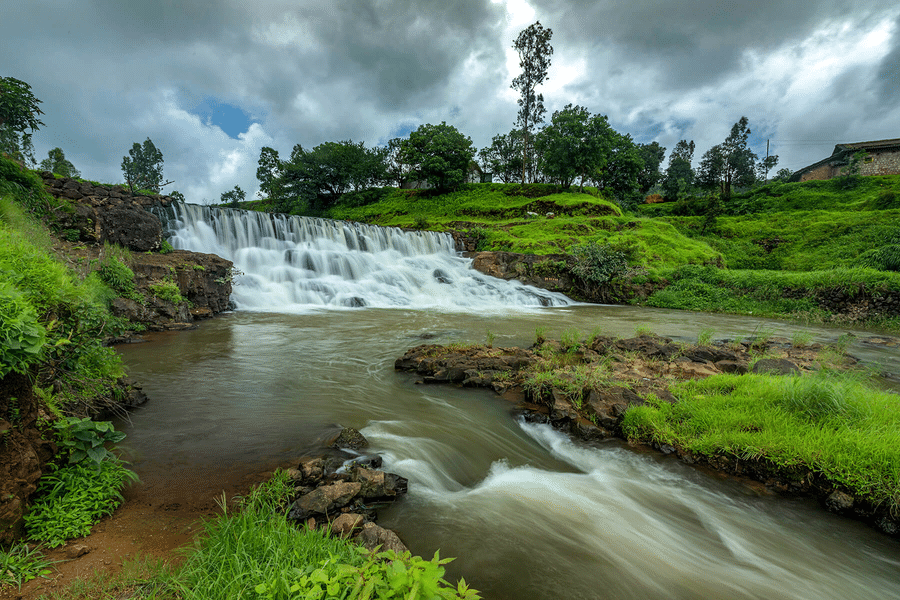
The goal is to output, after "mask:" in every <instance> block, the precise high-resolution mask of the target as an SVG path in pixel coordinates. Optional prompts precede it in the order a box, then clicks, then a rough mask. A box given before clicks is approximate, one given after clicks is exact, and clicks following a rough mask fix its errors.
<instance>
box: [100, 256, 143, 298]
mask: <svg viewBox="0 0 900 600" xmlns="http://www.w3.org/2000/svg"><path fill="white" fill-rule="evenodd" d="M103 252H104V257H103V261H102V262H101V263H100V269H98V273H99V275H100V279H101V280H103V283H105V284H106V285H108V286H109V287H110V288H111V289H112V290H113V291H114V292H116V293H117V294H118V295H120V296H122V297H123V298H131V297H133V296H134V294H135V292H134V271H132V270H131V269H130V268H129V267H128V264H127V263H128V262H130V260H129V259H130V258H131V256H130V254H129V253H128V250H125V249H123V248H119V247H117V246H111V245H109V244H104V247H103Z"/></svg>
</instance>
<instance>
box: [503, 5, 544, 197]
mask: <svg viewBox="0 0 900 600" xmlns="http://www.w3.org/2000/svg"><path fill="white" fill-rule="evenodd" d="M552 36H553V31H552V30H551V29H544V27H543V26H542V25H541V22H540V21H537V22H535V23H534V24H532V25H529V26H528V27H527V28H526V29H525V30H524V31H522V32H521V33H520V34H519V37H517V38H516V41H515V43H514V44H513V48H515V49H516V52H517V53H518V54H519V67H521V68H522V73H521V74H520V75H519V76H518V77H516V78H515V79H513V80H512V85H511V86H510V87H512V88H513V89H514V90H516V91H518V92H519V93H520V94H521V98H519V100H518V104H519V114H518V118H517V120H516V126H517V127H519V128H520V129H521V130H522V134H523V139H522V183H526V182H527V181H526V167H527V165H528V144H529V137H530V133H531V128H532V127H533V126H534V125H537V124H538V123H543V122H544V113H545V112H546V110H545V109H544V95H543V94H535V88H536V87H537V86H539V85H541V84H542V83H543V82H545V81H546V80H547V78H548V77H547V69H549V68H550V56H551V55H552V54H553V47H552V46H551V45H550V38H551V37H552Z"/></svg>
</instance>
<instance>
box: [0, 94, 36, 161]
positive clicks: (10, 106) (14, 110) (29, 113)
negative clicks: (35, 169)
mask: <svg viewBox="0 0 900 600" xmlns="http://www.w3.org/2000/svg"><path fill="white" fill-rule="evenodd" d="M40 103H41V101H40V100H38V99H37V98H35V97H34V94H32V93H31V86H30V85H28V84H27V83H25V82H24V81H20V80H18V79H15V78H13V77H0V154H2V153H4V152H5V153H7V154H9V155H10V157H12V158H14V159H16V160H18V161H20V162H23V163H28V164H34V146H33V145H32V143H31V134H32V133H34V132H35V131H37V130H38V129H40V127H41V126H43V125H44V124H43V123H42V122H41V121H40V120H39V119H38V115H42V114H44V113H43V112H41V109H40V107H39V106H38V104H40ZM26 130H30V133H26Z"/></svg>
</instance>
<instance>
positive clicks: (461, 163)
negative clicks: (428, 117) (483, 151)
mask: <svg viewBox="0 0 900 600" xmlns="http://www.w3.org/2000/svg"><path fill="white" fill-rule="evenodd" d="M400 146H401V158H402V160H403V161H404V162H405V163H406V164H409V165H410V166H411V167H412V171H413V173H415V176H416V177H417V178H418V179H419V180H421V181H427V182H428V184H429V185H431V186H432V187H434V188H437V189H438V190H452V189H455V188H457V187H459V186H460V185H462V184H463V183H465V181H466V176H467V174H468V171H469V164H470V163H471V162H472V157H474V156H475V151H474V150H473V149H472V139H471V138H469V137H467V136H465V135H463V134H462V133H460V132H459V130H458V129H456V127H453V126H452V125H447V123H445V122H443V121H442V122H441V124H440V125H431V124H426V125H420V126H419V128H418V129H416V130H415V131H413V132H411V133H410V134H409V138H407V139H405V140H403V141H402V142H401V143H400Z"/></svg>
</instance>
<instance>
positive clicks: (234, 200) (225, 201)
mask: <svg viewBox="0 0 900 600" xmlns="http://www.w3.org/2000/svg"><path fill="white" fill-rule="evenodd" d="M246 199H247V194H246V192H244V190H242V189H241V188H240V186H237V185H236V186H234V189H233V190H229V191H227V192H222V197H221V198H220V200H219V202H220V203H221V204H222V206H225V207H227V208H238V203H239V202H243V201H244V200H246Z"/></svg>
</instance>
